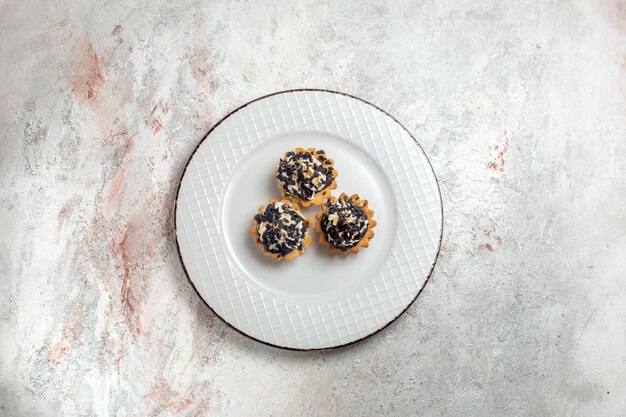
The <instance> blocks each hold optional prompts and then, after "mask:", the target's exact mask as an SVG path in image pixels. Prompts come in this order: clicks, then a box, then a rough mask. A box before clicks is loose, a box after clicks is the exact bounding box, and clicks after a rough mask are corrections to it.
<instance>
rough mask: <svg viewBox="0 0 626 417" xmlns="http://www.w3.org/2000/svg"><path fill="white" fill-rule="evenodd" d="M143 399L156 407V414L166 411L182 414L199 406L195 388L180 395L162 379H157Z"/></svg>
mask: <svg viewBox="0 0 626 417" xmlns="http://www.w3.org/2000/svg"><path fill="white" fill-rule="evenodd" d="M143 399H144V401H146V402H148V403H150V404H152V405H153V406H154V411H155V412H156V413H162V412H164V411H165V410H169V411H170V412H172V413H180V412H181V411H184V410H188V409H190V408H191V407H193V406H196V405H199V404H198V403H199V401H198V400H199V397H198V394H197V392H196V391H195V390H194V389H193V388H191V389H188V390H187V391H186V392H183V393H178V392H177V391H174V390H173V389H172V387H171V386H170V384H168V383H167V381H165V379H163V378H162V377H158V378H157V379H156V381H155V383H154V384H152V386H151V387H150V390H148V392H146V394H145V395H144V396H143ZM205 411H206V410H205Z"/></svg>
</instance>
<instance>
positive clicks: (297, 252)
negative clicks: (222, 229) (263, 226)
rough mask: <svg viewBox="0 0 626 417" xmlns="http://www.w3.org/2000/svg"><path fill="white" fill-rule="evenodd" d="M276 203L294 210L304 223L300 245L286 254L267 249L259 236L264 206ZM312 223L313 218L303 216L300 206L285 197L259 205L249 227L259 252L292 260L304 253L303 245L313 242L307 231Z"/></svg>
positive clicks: (278, 259) (277, 258) (274, 257)
mask: <svg viewBox="0 0 626 417" xmlns="http://www.w3.org/2000/svg"><path fill="white" fill-rule="evenodd" d="M277 203H279V204H282V205H283V207H284V206H286V207H288V208H290V209H292V210H294V211H295V212H296V214H297V215H298V216H299V217H300V219H301V220H302V222H303V223H304V228H305V229H304V237H303V239H302V242H301V245H300V247H298V248H294V249H292V250H291V251H290V252H288V253H286V254H284V255H283V254H281V253H276V252H272V251H270V250H269V249H268V246H267V245H266V243H265V242H262V241H261V239H260V236H259V218H260V216H261V215H263V214H264V213H265V210H266V208H268V207H269V206H275V205H276V204H277ZM312 225H313V219H307V218H306V217H304V215H303V214H302V213H300V207H298V205H297V204H295V203H292V202H291V201H289V200H287V199H283V200H280V201H278V200H270V201H269V203H268V204H267V205H265V206H260V207H259V209H258V214H257V215H255V216H254V218H253V220H252V227H251V228H250V234H251V235H252V236H254V237H255V239H254V241H255V244H256V245H257V246H259V247H260V248H261V252H262V253H263V254H264V255H266V256H270V257H272V259H274V261H277V262H278V261H281V260H285V261H292V260H293V259H294V258H295V257H297V256H299V255H302V254H303V253H304V247H305V246H310V245H311V243H312V242H313V239H312V238H311V235H310V234H309V232H308V229H309V227H311V226H312Z"/></svg>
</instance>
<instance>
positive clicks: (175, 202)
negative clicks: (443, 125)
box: [173, 88, 444, 352]
mask: <svg viewBox="0 0 626 417" xmlns="http://www.w3.org/2000/svg"><path fill="white" fill-rule="evenodd" d="M297 92H322V93H330V94H338V95H341V96H345V97H348V98H351V99H355V100H358V101H360V102H362V103H365V104H367V105H369V106H372V107H373V108H374V109H376V110H378V111H380V112H381V113H383V114H385V115H386V116H389V117H390V118H391V119H392V120H393V121H394V122H396V123H397V124H398V125H399V126H400V127H401V128H402V129H403V130H404V131H405V132H406V133H407V134H408V135H409V136H410V137H411V139H413V142H415V145H417V147H418V148H419V149H420V151H421V152H422V154H423V155H424V157H425V158H426V162H428V166H429V168H430V171H431V172H432V174H433V176H434V178H435V184H436V185H437V195H438V196H439V202H440V207H441V208H440V214H441V227H440V229H439V243H438V244H437V251H436V253H435V258H434V259H433V262H432V264H431V266H430V270H429V271H428V274H427V275H426V279H425V281H424V284H423V285H422V286H421V288H420V289H419V290H418V291H417V293H416V294H415V297H413V299H412V300H411V301H410V302H409V303H408V304H407V305H406V306H405V307H404V309H402V311H400V312H399V313H398V314H397V315H396V316H395V317H394V318H393V319H391V320H390V321H388V322H387V323H385V324H384V325H382V326H381V327H379V328H378V329H376V330H374V331H373V332H372V333H369V334H367V335H365V336H363V337H361V338H359V339H356V340H352V341H350V342H347V343H342V344H339V345H335V346H326V347H314V348H296V347H290V346H282V345H278V344H275V343H271V342H267V341H265V340H260V339H257V338H256V337H254V336H252V335H249V334H248V333H245V332H244V331H242V330H240V329H238V328H237V327H235V325H233V324H231V323H230V322H228V321H227V320H225V319H224V318H223V317H222V316H220V315H219V314H217V312H216V311H215V310H214V309H213V308H212V307H211V306H210V305H209V303H207V301H206V300H205V299H204V298H203V297H202V295H201V294H200V292H199V291H198V288H196V285H195V284H194V282H193V281H192V279H191V277H190V276H189V272H188V271H187V267H186V266H185V261H184V260H183V257H182V254H181V251H180V244H179V241H178V226H177V219H178V216H177V212H178V198H179V195H180V189H181V186H182V183H183V178H184V177H185V174H186V173H187V168H189V164H190V163H191V160H192V159H193V157H194V156H195V154H196V152H197V151H198V149H200V146H201V145H202V144H203V143H204V141H205V140H206V139H207V138H208V137H209V135H210V134H211V133H212V132H213V131H214V130H215V129H216V128H217V127H218V126H219V125H220V124H222V123H223V122H224V121H225V120H226V119H228V118H229V117H231V116H232V115H234V114H235V113H237V112H238V111H240V110H242V109H244V108H246V107H247V106H249V105H251V104H253V103H255V102H257V101H260V100H264V99H266V98H269V97H273V96H276V95H279V94H290V93H297ZM173 215H174V236H175V237H176V239H175V240H176V251H177V252H178V259H179V260H180V264H181V266H182V267H183V272H184V274H185V276H186V277H187V281H189V283H190V284H191V287H192V288H193V290H194V291H195V293H196V295H197V296H198V297H199V298H200V300H202V302H203V303H204V305H205V306H207V307H208V308H209V310H211V312H213V314H214V315H215V316H217V317H218V318H219V319H220V320H221V321H222V322H224V323H225V324H226V325H228V326H229V327H230V328H232V329H234V330H235V331H236V332H237V333H239V334H241V335H243V336H245V337H247V338H250V339H252V340H254V341H256V342H259V343H261V344H263V345H266V346H271V347H274V348H279V349H285V350H292V351H307V352H308V351H323V350H332V349H339V348H343V347H347V346H350V345H353V344H355V343H358V342H361V341H363V340H365V339H368V338H370V337H372V336H374V335H375V334H377V333H379V332H381V331H382V330H384V329H386V328H387V327H388V326H389V325H391V324H392V323H394V322H395V321H396V320H397V319H398V318H399V317H400V316H402V315H403V314H404V313H405V312H406V311H407V310H408V309H409V307H411V306H412V305H413V303H414V302H415V300H417V298H418V297H419V296H420V294H421V293H422V291H423V290H424V288H425V287H426V284H428V281H429V280H430V277H431V276H432V274H433V271H434V269H435V264H436V263H437V260H438V259H439V253H440V252H441V243H442V241H443V227H444V224H443V223H444V217H443V198H442V196H441V188H440V186H439V179H438V178H437V174H436V173H435V170H434V168H433V165H432V163H431V162H430V158H428V155H427V154H426V152H425V151H424V148H422V145H420V144H419V142H418V141H417V139H415V137H414V136H413V134H412V133H411V132H410V131H409V130H408V129H407V128H406V127H405V126H404V125H403V124H402V123H400V122H399V121H398V120H397V119H396V118H395V117H393V116H392V115H391V114H389V113H388V112H386V111H385V110H383V109H382V108H380V107H378V106H377V105H375V104H373V103H370V102H369V101H367V100H365V99H362V98H360V97H357V96H354V95H352V94H348V93H344V92H341V91H335V90H328V89H323V88H293V89H288V90H281V91H276V92H274V93H270V94H266V95H263V96H260V97H257V98H255V99H253V100H250V101H248V102H246V103H244V104H242V105H241V106H239V107H237V108H235V109H234V110H232V111H230V112H229V113H227V114H226V115H225V116H224V117H222V118H221V119H220V120H218V121H217V122H216V123H215V124H214V125H213V126H212V127H211V128H210V129H209V130H208V132H207V133H206V134H205V135H204V136H203V137H202V139H201V140H200V142H198V144H197V145H196V146H195V148H194V150H193V151H192V152H191V154H190V155H189V158H188V159H187V162H186V163H185V167H184V168H183V171H182V173H181V175H180V178H179V180H178V187H177V189H176V198H175V199H174V212H173Z"/></svg>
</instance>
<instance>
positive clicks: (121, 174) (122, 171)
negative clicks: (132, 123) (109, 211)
mask: <svg viewBox="0 0 626 417" xmlns="http://www.w3.org/2000/svg"><path fill="white" fill-rule="evenodd" d="M134 148H135V142H134V141H133V139H129V140H128V142H127V143H126V149H125V152H124V157H123V158H122V163H121V164H120V167H119V168H118V170H117V173H116V174H115V176H114V177H113V180H111V182H110V184H109V195H108V196H107V198H106V199H105V200H104V205H105V206H107V205H109V204H110V203H111V202H112V201H113V200H115V198H116V197H117V195H118V194H119V192H120V190H121V189H122V184H123V183H124V179H125V178H126V170H127V169H128V165H129V164H130V159H131V153H132V151H133V149H134Z"/></svg>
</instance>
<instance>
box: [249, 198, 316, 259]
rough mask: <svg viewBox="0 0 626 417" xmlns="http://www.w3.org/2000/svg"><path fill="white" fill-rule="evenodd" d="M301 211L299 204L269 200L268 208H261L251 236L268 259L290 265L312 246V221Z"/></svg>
mask: <svg viewBox="0 0 626 417" xmlns="http://www.w3.org/2000/svg"><path fill="white" fill-rule="evenodd" d="M299 210H300V208H299V207H298V205H297V204H295V203H291V202H290V201H288V200H282V201H276V200H270V202H269V203H268V205H266V206H261V207H259V212H258V214H257V215H255V216H254V220H253V225H252V228H251V229H250V233H251V234H252V235H253V236H255V239H256V244H257V245H258V246H260V247H261V250H262V252H263V253H264V254H265V255H268V256H271V257H272V258H274V260H276V261H279V260H281V259H285V260H287V261H291V260H292V259H293V258H295V257H296V256H298V255H301V254H302V253H304V246H308V245H310V244H311V242H312V239H311V236H310V235H309V233H308V228H309V227H310V226H311V225H312V223H313V220H311V219H307V218H305V217H304V216H303V215H302V213H300V212H299Z"/></svg>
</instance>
